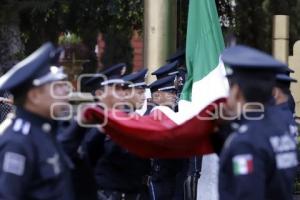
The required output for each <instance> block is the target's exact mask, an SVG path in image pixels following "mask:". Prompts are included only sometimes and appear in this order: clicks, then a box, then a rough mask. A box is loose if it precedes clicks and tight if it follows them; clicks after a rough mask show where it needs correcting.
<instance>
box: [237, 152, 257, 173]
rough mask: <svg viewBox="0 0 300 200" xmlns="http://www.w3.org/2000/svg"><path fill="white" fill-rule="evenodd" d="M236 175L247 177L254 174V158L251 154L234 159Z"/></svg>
mask: <svg viewBox="0 0 300 200" xmlns="http://www.w3.org/2000/svg"><path fill="white" fill-rule="evenodd" d="M232 163H233V173H234V175H247V174H250V173H252V172H253V170H254V169H253V156H252V155H251V154H243V155H236V156H234V157H233V159H232Z"/></svg>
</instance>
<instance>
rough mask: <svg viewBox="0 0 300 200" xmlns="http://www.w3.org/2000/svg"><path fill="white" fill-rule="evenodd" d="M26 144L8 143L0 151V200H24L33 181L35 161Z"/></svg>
mask: <svg viewBox="0 0 300 200" xmlns="http://www.w3.org/2000/svg"><path fill="white" fill-rule="evenodd" d="M29 154H30V153H29V151H28V149H27V150H26V147H25V145H24V144H21V143H17V142H12V141H10V142H8V143H6V144H4V145H3V146H2V148H1V151H0V168H1V169H0V200H22V199H24V194H25V191H26V190H28V188H27V187H28V185H29V183H30V180H31V176H32V170H33V159H31V157H30V156H32V155H29Z"/></svg>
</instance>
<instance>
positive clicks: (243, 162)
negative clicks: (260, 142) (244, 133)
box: [225, 142, 266, 200]
mask: <svg viewBox="0 0 300 200" xmlns="http://www.w3.org/2000/svg"><path fill="white" fill-rule="evenodd" d="M229 155H231V156H230V157H229V160H228V165H229V170H231V172H230V174H232V183H233V186H232V187H233V194H234V198H233V199H243V200H253V199H255V200H264V199H265V182H266V180H265V179H266V174H265V173H266V171H265V162H264V160H263V155H262V152H258V150H256V149H255V148H254V147H253V146H252V145H251V144H249V143H246V142H239V143H238V142H236V143H235V144H233V145H232V146H231V149H230V152H229ZM225 181H226V180H225Z"/></svg>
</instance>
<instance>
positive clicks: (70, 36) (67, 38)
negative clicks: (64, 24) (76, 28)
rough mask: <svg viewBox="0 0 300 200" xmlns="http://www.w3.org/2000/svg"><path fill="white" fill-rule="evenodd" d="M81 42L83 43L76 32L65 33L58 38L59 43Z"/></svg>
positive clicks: (72, 43)
mask: <svg viewBox="0 0 300 200" xmlns="http://www.w3.org/2000/svg"><path fill="white" fill-rule="evenodd" d="M79 43H81V38H80V37H79V36H77V35H76V34H74V33H64V34H63V35H61V36H59V38H58V44H59V45H67V44H71V45H74V44H79Z"/></svg>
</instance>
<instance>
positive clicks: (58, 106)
mask: <svg viewBox="0 0 300 200" xmlns="http://www.w3.org/2000/svg"><path fill="white" fill-rule="evenodd" d="M69 93H70V88H69V87H68V85H66V84H65V83H63V82H52V83H49V84H45V85H42V86H40V87H36V88H32V89H30V91H29V92H28V95H27V101H26V103H25V106H27V107H29V110H30V111H33V112H35V113H37V114H39V115H41V116H43V117H46V118H52V119H53V118H57V117H59V116H62V115H63V113H64V112H66V109H68V108H69V107H68V106H67V104H66V103H67V95H68V94H69Z"/></svg>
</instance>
